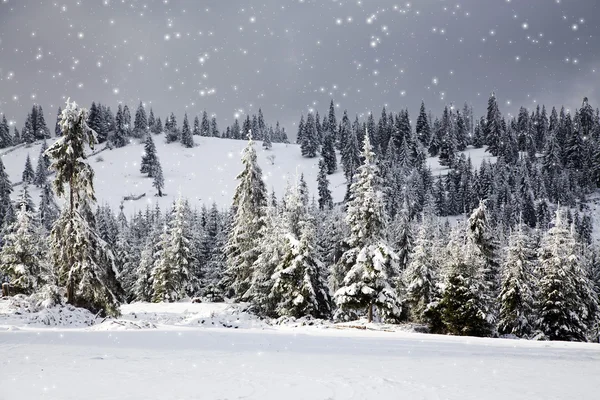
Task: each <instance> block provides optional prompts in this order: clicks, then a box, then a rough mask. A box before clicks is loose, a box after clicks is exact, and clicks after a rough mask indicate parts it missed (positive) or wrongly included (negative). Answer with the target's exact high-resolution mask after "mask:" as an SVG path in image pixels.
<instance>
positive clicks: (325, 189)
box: [317, 158, 333, 210]
mask: <svg viewBox="0 0 600 400" xmlns="http://www.w3.org/2000/svg"><path fill="white" fill-rule="evenodd" d="M317 186H318V189H317V190H318V191H319V209H320V210H331V209H332V208H333V199H332V198H331V190H329V179H327V165H326V164H325V160H324V159H322V158H321V159H320V160H319V175H318V176H317Z"/></svg>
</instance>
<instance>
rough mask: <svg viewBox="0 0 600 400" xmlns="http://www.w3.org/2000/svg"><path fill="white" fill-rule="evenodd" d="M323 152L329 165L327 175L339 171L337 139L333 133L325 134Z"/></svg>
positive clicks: (324, 158)
mask: <svg viewBox="0 0 600 400" xmlns="http://www.w3.org/2000/svg"><path fill="white" fill-rule="evenodd" d="M324 135H325V136H324V138H323V150H322V151H321V154H322V156H323V160H324V161H325V164H326V165H327V173H328V174H329V175H331V174H333V173H334V172H335V171H336V170H337V157H336V155H335V137H334V136H333V134H331V133H327V132H326V133H324Z"/></svg>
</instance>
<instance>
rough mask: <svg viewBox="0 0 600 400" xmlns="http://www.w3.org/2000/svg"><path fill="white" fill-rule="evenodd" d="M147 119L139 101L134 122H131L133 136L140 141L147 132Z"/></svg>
mask: <svg viewBox="0 0 600 400" xmlns="http://www.w3.org/2000/svg"><path fill="white" fill-rule="evenodd" d="M148 125H149V124H148V118H147V117H146V110H145V109H144V105H143V104H142V102H141V101H140V105H139V106H138V108H137V111H136V112H135V120H134V122H133V136H134V137H136V138H138V139H141V138H143V137H145V136H146V133H148V132H149V126H148Z"/></svg>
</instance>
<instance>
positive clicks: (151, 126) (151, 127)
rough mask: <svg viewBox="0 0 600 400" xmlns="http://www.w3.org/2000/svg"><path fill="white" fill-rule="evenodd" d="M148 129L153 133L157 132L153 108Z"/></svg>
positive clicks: (149, 116) (149, 115)
mask: <svg viewBox="0 0 600 400" xmlns="http://www.w3.org/2000/svg"><path fill="white" fill-rule="evenodd" d="M148 131H149V132H151V133H155V131H156V118H155V117H154V111H152V108H151V109H150V113H149V114H148Z"/></svg>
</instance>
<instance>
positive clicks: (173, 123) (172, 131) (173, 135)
mask: <svg viewBox="0 0 600 400" xmlns="http://www.w3.org/2000/svg"><path fill="white" fill-rule="evenodd" d="M165 134H166V137H167V143H173V142H176V141H178V140H179V139H180V136H181V132H179V128H178V127H177V119H176V118H175V114H173V113H171V115H170V116H169V117H168V118H167V120H166V121H165Z"/></svg>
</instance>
